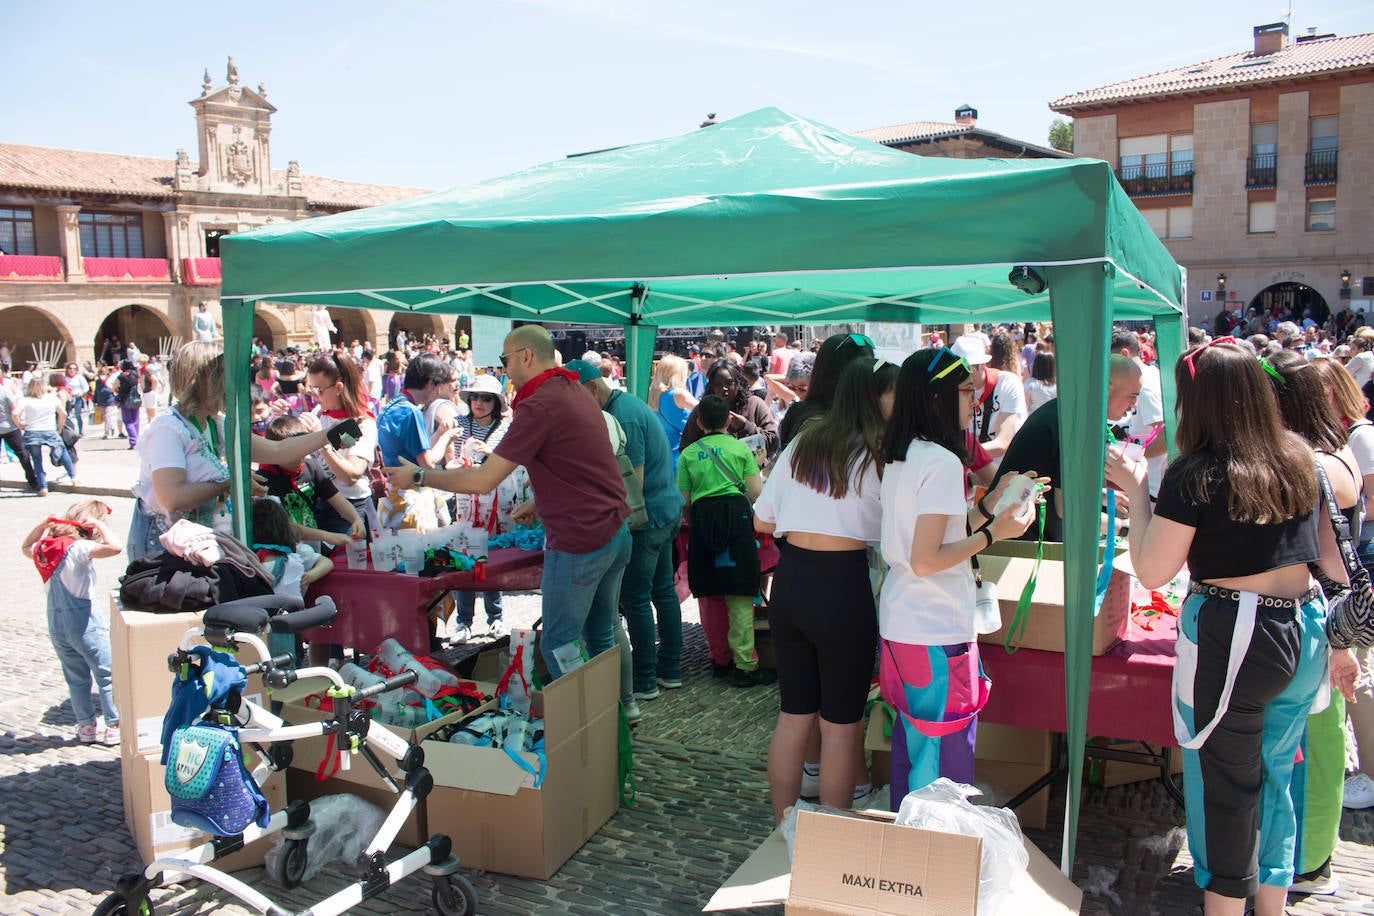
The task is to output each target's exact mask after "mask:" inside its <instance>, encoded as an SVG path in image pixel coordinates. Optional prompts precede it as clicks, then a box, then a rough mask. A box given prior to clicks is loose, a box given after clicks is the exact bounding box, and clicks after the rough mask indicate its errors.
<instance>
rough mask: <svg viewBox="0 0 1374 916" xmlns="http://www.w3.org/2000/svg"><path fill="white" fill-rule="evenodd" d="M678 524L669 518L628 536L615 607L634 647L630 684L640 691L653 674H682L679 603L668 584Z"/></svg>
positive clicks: (647, 688) (651, 683) (653, 679)
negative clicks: (631, 546)
mask: <svg viewBox="0 0 1374 916" xmlns="http://www.w3.org/2000/svg"><path fill="white" fill-rule="evenodd" d="M678 527H679V526H678V523H677V521H676V520H674V521H673V522H672V523H670V524H667V525H664V526H662V527H660V528H641V529H640V530H639V531H636V532H634V534H632V535H631V538H633V540H634V549H633V550H631V551H630V565H628V566H626V567H625V579H624V581H622V582H621V584H620V609H621V611H623V612H624V614H625V629H626V630H627V631H629V634H630V643H631V645H632V646H633V647H634V688H635V690H637V691H640V692H645V691H651V690H653V688H654V685H655V683H656V682H657V678H660V677H662V678H668V679H670V680H680V679H681V678H682V605H681V604H680V603H679V602H678V600H677V589H676V588H674V586H673V551H672V548H671V545H672V543H673V537H674V536H675V535H676V534H677V529H678ZM655 611H657V612H658V621H657V627H655V621H654V612H655ZM655 642H657V654H655Z"/></svg>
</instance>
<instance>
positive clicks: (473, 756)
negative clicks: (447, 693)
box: [417, 647, 620, 880]
mask: <svg viewBox="0 0 1374 916" xmlns="http://www.w3.org/2000/svg"><path fill="white" fill-rule="evenodd" d="M619 659H620V654H619V650H618V649H617V648H616V647H612V648H610V649H608V650H606V651H605V652H603V653H601V654H600V655H598V656H597V657H596V658H594V659H592V660H591V661H589V662H587V663H586V664H584V665H582V666H581V667H580V668H577V669H576V670H575V671H571V672H569V673H567V674H565V675H563V676H562V677H560V678H559V679H557V680H556V681H553V682H552V683H550V684H547V685H546V686H545V687H544V688H543V689H542V690H537V691H535V692H534V694H533V696H532V698H531V699H532V703H533V705H532V710H531V711H532V712H533V714H534V715H535V716H540V717H542V718H543V720H544V747H545V751H544V756H545V761H544V779H543V782H542V784H541V785H540V786H539V788H535V786H534V777H533V776H532V775H531V774H530V773H529V772H527V771H526V770H525V769H523V768H522V767H520V766H519V765H517V764H516V763H515V762H514V761H513V760H511V758H510V757H509V756H508V755H507V754H506V752H505V751H504V750H501V749H499V748H482V747H473V746H471V745H458V744H449V743H447V742H444V741H439V740H426V738H427V737H428V736H429V735H431V734H433V733H434V732H436V731H438V730H439V729H440V728H442V727H443V725H444V724H446V723H444V722H442V721H441V722H435V723H431V724H430V725H428V726H424V727H422V728H421V729H418V730H417V735H418V737H419V738H420V740H421V742H422V744H421V746H422V747H423V748H424V751H425V762H426V765H427V766H428V767H429V771H430V773H431V774H432V775H433V776H434V791H433V793H431V795H430V797H429V801H428V805H427V807H428V816H429V828H430V830H432V831H433V832H435V833H447V834H448V835H449V837H450V839H452V841H453V851H454V852H455V853H457V854H458V856H459V858H461V859H462V861H463V864H464V865H465V866H467V867H469V868H482V869H485V870H487V871H495V872H501V873H504V874H511V875H522V876H524V877H529V878H538V879H541V880H542V879H546V878H549V877H552V876H553V874H554V873H555V872H557V871H558V869H559V868H560V867H561V866H562V865H563V863H564V862H566V861H567V860H568V859H569V858H570V857H571V856H572V854H573V853H574V852H576V851H577V850H578V849H579V848H581V846H582V844H583V843H585V842H586V841H587V840H588V839H589V838H591V836H592V835H593V834H595V833H596V832H597V831H598V830H599V829H601V825H602V824H604V823H606V821H607V820H609V819H610V817H611V815H613V814H615V812H616V811H617V810H618V809H619V807H620V795H619V791H618V785H617V780H618V774H619V768H618V739H619V726H620V709H619V704H620V660H619ZM521 756H522V758H523V759H524V760H525V762H526V763H528V764H530V765H531V766H532V767H535V768H537V767H538V766H539V765H540V764H539V761H538V760H537V759H536V758H535V757H534V756H533V755H528V754H522V755H521Z"/></svg>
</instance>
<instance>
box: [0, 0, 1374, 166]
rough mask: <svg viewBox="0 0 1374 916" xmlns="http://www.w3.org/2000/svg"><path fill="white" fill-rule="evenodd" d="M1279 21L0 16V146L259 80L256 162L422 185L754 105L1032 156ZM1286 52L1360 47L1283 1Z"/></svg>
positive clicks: (160, 11)
mask: <svg viewBox="0 0 1374 916" xmlns="http://www.w3.org/2000/svg"><path fill="white" fill-rule="evenodd" d="M1286 10H1287V6H1286V5H1285V3H1284V2H1283V0H1259V2H1253V0H1252V2H1242V0H1187V2H1183V0H1155V2H1153V3H1148V4H1144V5H1136V6H1123V5H1121V4H1116V3H1101V2H1088V0H1078V2H1073V3H1069V2H1063V0H1059V2H1053V0H1050V2H1028V0H1017V2H1005V0H997V2H977V0H975V2H963V3H959V2H935V3H931V2H911V0H906V2H898V0H881V2H874V0H850V2H844V3H836V2H832V0H825V2H820V0H787V2H783V0H766V2H765V0H759V2H751V0H692V2H687V3H684V2H681V0H678V2H671V3H670V2H660V0H638V2H635V0H461V2H460V0H450V2H430V3H418V2H417V3H398V2H385V0H383V2H371V3H358V2H352V0H337V2H329V3H323V2H318V3H317V2H309V3H307V2H294V3H293V2H290V0H287V2H276V3H260V2H240V3H229V4H210V5H209V6H205V5H201V4H175V5H172V4H165V3H149V2H127V3H122V4H112V3H108V2H99V3H96V2H87V0H78V2H68V3H63V4H58V5H54V4H45V3H29V4H20V3H17V2H3V0H0V31H3V33H4V34H5V39H4V42H3V51H0V60H3V61H4V63H5V65H6V66H5V70H6V72H7V73H9V74H10V79H9V80H8V81H7V83H6V88H5V93H4V103H3V106H4V107H3V112H4V113H3V116H2V117H0V140H2V141H6V142H13V143H28V144H35V145H40V146H57V147H67V148H74V149H87V150H100V151H106V152H120V153H131V154H137V155H149V156H163V157H167V158H171V157H172V156H173V155H174V154H175V151H176V149H177V148H178V147H184V148H185V149H186V150H187V151H188V152H190V154H191V156H192V158H194V157H195V155H196V137H195V121H194V117H193V113H192V109H191V108H190V107H189V106H188V105H187V104H186V103H187V102H188V101H189V100H191V99H193V98H195V97H196V96H198V95H199V94H200V83H201V74H202V72H203V71H204V70H205V68H207V67H208V68H209V70H210V75H211V77H212V78H213V80H214V83H215V85H216V86H221V85H223V84H224V82H225V58H226V57H227V56H228V55H230V54H232V55H233V56H234V59H235V61H236V62H237V64H238V67H239V72H240V76H241V81H242V82H243V84H245V85H248V86H257V84H258V83H259V82H263V83H265V84H266V86H267V92H268V99H269V101H271V102H272V103H273V104H274V105H275V106H276V107H277V108H278V109H279V110H278V113H277V114H276V115H275V116H274V119H273V132H272V151H273V165H274V166H275V167H277V168H285V166H286V163H287V160H288V159H297V160H299V161H300V163H301V168H302V169H303V170H304V171H305V172H307V173H311V174H316V175H328V176H331V177H336V178H346V179H351V180H355V181H369V182H376V183H382V184H397V185H409V186H413V187H423V188H445V187H452V186H457V185H463V184H468V183H471V182H474V181H478V180H480V179H483V178H489V177H492V176H496V175H500V174H504V173H506V172H510V171H514V170H516V169H519V168H523V167H525V166H529V165H533V164H536V163H539V162H544V161H548V160H550V159H557V158H561V157H562V156H564V155H566V154H568V153H572V152H579V151H585V150H591V149H600V148H604V147H609V146H616V145H620V144H625V143H634V142H639V141H645V140H653V139H657V138H659V137H664V136H670V135H673V134H678V133H682V132H683V131H686V130H689V129H692V128H694V127H696V125H697V124H698V123H700V121H701V120H702V119H703V118H704V117H705V115H706V114H707V113H708V112H713V111H714V112H717V113H718V114H719V115H720V117H721V118H728V117H732V116H734V115H739V114H743V113H745V112H748V111H752V110H754V109H756V108H760V107H763V106H767V105H775V106H778V107H780V108H784V109H787V110H789V111H792V112H795V113H797V114H801V115H805V116H807V117H810V118H813V119H815V120H818V121H822V122H825V123H828V124H831V125H834V126H836V127H839V128H843V129H846V130H859V129H862V128H867V127H879V126H883V125H887V124H897V123H902V122H905V121H917V120H932V121H951V120H953V113H954V109H955V108H956V107H958V106H959V105H962V104H964V103H968V104H970V105H973V106H974V107H975V108H977V109H978V110H979V115H980V120H979V124H980V126H983V127H986V128H988V129H990V130H993V131H997V132H999V133H1003V134H1007V135H1010V136H1013V137H1016V138H1018V139H1023V140H1028V141H1031V142H1035V143H1045V142H1046V133H1047V131H1048V127H1049V123H1050V121H1051V119H1052V118H1053V117H1054V115H1053V114H1052V113H1051V112H1050V111H1049V110H1048V108H1047V107H1046V103H1047V102H1048V101H1049V100H1050V99H1052V98H1056V97H1058V96H1061V95H1064V94H1067V93H1069V92H1072V91H1075V90H1081V89H1088V88H1091V87H1094V86H1099V85H1102V84H1105V83H1109V82H1113V81H1115V80H1118V79H1124V78H1127V77H1131V76H1136V75H1141V74H1145V73H1150V72H1153V71H1155V70H1160V69H1164V68H1167V67H1171V66H1176V65H1179V64H1184V63H1189V62H1192V61H1200V60H1205V59H1207V58H1210V57H1215V56H1219V55H1222V54H1228V53H1232V52H1235V51H1241V50H1245V49H1246V48H1248V47H1250V46H1251V42H1252V39H1251V31H1250V30H1251V27H1253V26H1255V25H1259V24H1262V23H1266V22H1273V21H1277V20H1281V19H1283V18H1284V16H1285V13H1286ZM1292 24H1293V28H1292V34H1294V35H1299V34H1302V33H1303V31H1304V30H1305V29H1306V28H1307V27H1309V26H1315V27H1317V28H1318V29H1319V30H1320V31H1321V32H1336V33H1337V34H1342V35H1345V34H1351V33H1355V32H1364V31H1374V7H1371V6H1370V4H1369V2H1368V0H1295V2H1294V5H1293V18H1292Z"/></svg>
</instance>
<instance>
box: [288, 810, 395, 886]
mask: <svg viewBox="0 0 1374 916" xmlns="http://www.w3.org/2000/svg"><path fill="white" fill-rule="evenodd" d="M385 817H386V814H385V812H383V811H382V809H381V808H378V807H377V806H376V805H374V804H372V803H370V802H366V801H363V800H362V799H361V798H359V797H358V796H356V795H325V796H322V797H320V798H317V799H315V800H314V801H312V802H311V803H310V820H311V822H312V823H313V824H314V825H315V833H314V835H313V836H311V837H310V842H309V844H308V845H307V846H306V862H305V876H304V877H303V878H301V881H303V882H304V881H309V880H310V879H311V878H313V877H315V876H316V875H318V874H319V873H320V871H321V870H323V869H324V867H325V866H326V865H328V864H329V863H330V862H336V861H337V862H342V863H344V864H345V865H348V866H352V865H353V863H355V862H357V860H358V856H360V855H362V853H363V850H364V849H366V848H367V844H368V843H371V842H372V838H373V837H374V836H376V834H377V830H378V829H379V828H380V827H381V826H382V820H383V819H384V818H385ZM285 845H286V838H285V837H284V836H282V835H281V834H277V842H276V843H275V844H274V845H273V846H272V848H271V849H269V850H268V851H267V855H266V857H265V861H264V865H265V866H266V868H267V874H269V875H271V876H272V879H273V880H274V881H275V880H277V876H278V875H279V874H280V872H279V871H278V869H277V861H278V860H279V859H280V857H281V856H282V854H283V851H282V847H283V846H285Z"/></svg>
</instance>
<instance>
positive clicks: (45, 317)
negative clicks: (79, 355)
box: [0, 305, 76, 370]
mask: <svg viewBox="0 0 1374 916" xmlns="http://www.w3.org/2000/svg"><path fill="white" fill-rule="evenodd" d="M0 340H7V341H9V345H10V361H11V364H12V365H13V367H14V368H15V369H16V370H18V369H22V368H24V364H25V363H27V362H29V361H30V360H32V361H34V362H46V363H47V364H48V365H53V366H56V365H61V364H63V363H65V362H70V361H71V360H74V359H76V339H75V338H74V337H72V334H71V332H70V331H68V330H67V326H66V325H65V324H63V323H62V321H61V320H59V319H58V318H57V317H56V316H55V315H52V314H51V313H49V312H48V311H47V310H45V309H42V308H39V307H37V306H31V305H14V306H10V307H9V308H6V309H3V310H0Z"/></svg>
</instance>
